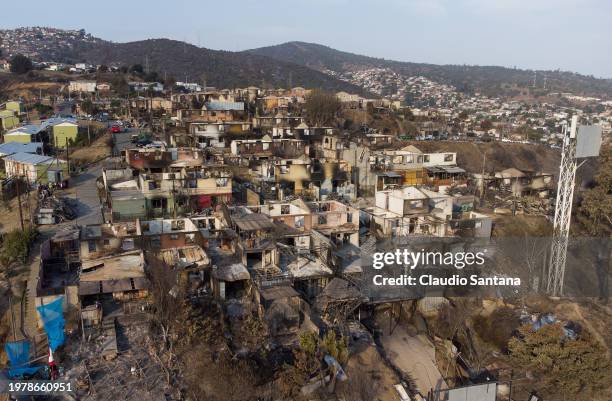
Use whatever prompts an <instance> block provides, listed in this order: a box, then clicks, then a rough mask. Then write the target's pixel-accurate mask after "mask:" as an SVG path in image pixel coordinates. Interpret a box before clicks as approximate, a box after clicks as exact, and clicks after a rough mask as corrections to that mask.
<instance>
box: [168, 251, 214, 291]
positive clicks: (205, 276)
mask: <svg viewBox="0 0 612 401" xmlns="http://www.w3.org/2000/svg"><path fill="white" fill-rule="evenodd" d="M159 258H160V259H161V260H162V261H163V262H164V263H165V264H166V266H168V267H169V268H170V269H173V270H176V271H178V275H179V283H180V284H181V285H184V286H185V287H186V288H189V289H190V290H197V289H198V288H202V287H203V286H204V285H205V284H206V283H207V282H209V281H210V279H211V277H210V267H211V261H210V258H209V256H208V255H207V253H206V251H204V249H202V247H201V246H199V245H188V246H182V247H177V248H169V249H163V250H161V251H160V252H159Z"/></svg>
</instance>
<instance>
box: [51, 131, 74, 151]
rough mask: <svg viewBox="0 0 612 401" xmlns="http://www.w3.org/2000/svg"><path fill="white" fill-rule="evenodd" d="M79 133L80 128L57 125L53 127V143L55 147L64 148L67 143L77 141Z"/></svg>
mask: <svg viewBox="0 0 612 401" xmlns="http://www.w3.org/2000/svg"><path fill="white" fill-rule="evenodd" d="M78 133H79V127H78V126H60V125H56V126H54V127H53V143H54V144H55V147H60V148H63V147H65V146H66V141H67V140H68V141H69V140H72V141H76V137H77V134H78Z"/></svg>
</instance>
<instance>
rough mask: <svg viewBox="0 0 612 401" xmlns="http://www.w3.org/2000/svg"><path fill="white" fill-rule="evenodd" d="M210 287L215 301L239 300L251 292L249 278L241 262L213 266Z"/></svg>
mask: <svg viewBox="0 0 612 401" xmlns="http://www.w3.org/2000/svg"><path fill="white" fill-rule="evenodd" d="M211 287H212V292H213V295H214V297H215V298H217V299H241V298H243V297H245V296H247V295H248V293H249V292H250V290H251V276H250V274H249V271H248V270H247V268H246V266H245V265H244V264H243V263H241V262H234V263H226V264H223V265H220V266H217V265H213V266H212V272H211Z"/></svg>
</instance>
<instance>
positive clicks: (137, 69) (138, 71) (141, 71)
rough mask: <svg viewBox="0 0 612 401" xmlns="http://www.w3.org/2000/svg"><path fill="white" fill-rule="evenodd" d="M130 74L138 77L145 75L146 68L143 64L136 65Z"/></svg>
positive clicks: (131, 68)
mask: <svg viewBox="0 0 612 401" xmlns="http://www.w3.org/2000/svg"><path fill="white" fill-rule="evenodd" d="M130 72H131V73H134V74H138V75H140V74H144V68H143V66H142V64H134V65H133V66H131V67H130Z"/></svg>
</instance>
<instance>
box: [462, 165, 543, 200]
mask: <svg viewBox="0 0 612 401" xmlns="http://www.w3.org/2000/svg"><path fill="white" fill-rule="evenodd" d="M474 181H475V186H476V187H477V188H481V187H483V186H484V190H485V191H494V192H495V191H499V192H502V193H508V194H509V195H512V196H515V197H525V196H534V197H539V198H548V197H549V196H550V195H551V191H552V189H553V188H554V180H553V175H552V174H549V173H543V172H534V171H521V170H518V169H516V168H508V169H505V170H502V171H498V172H496V173H494V174H493V175H485V176H482V175H479V174H474Z"/></svg>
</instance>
